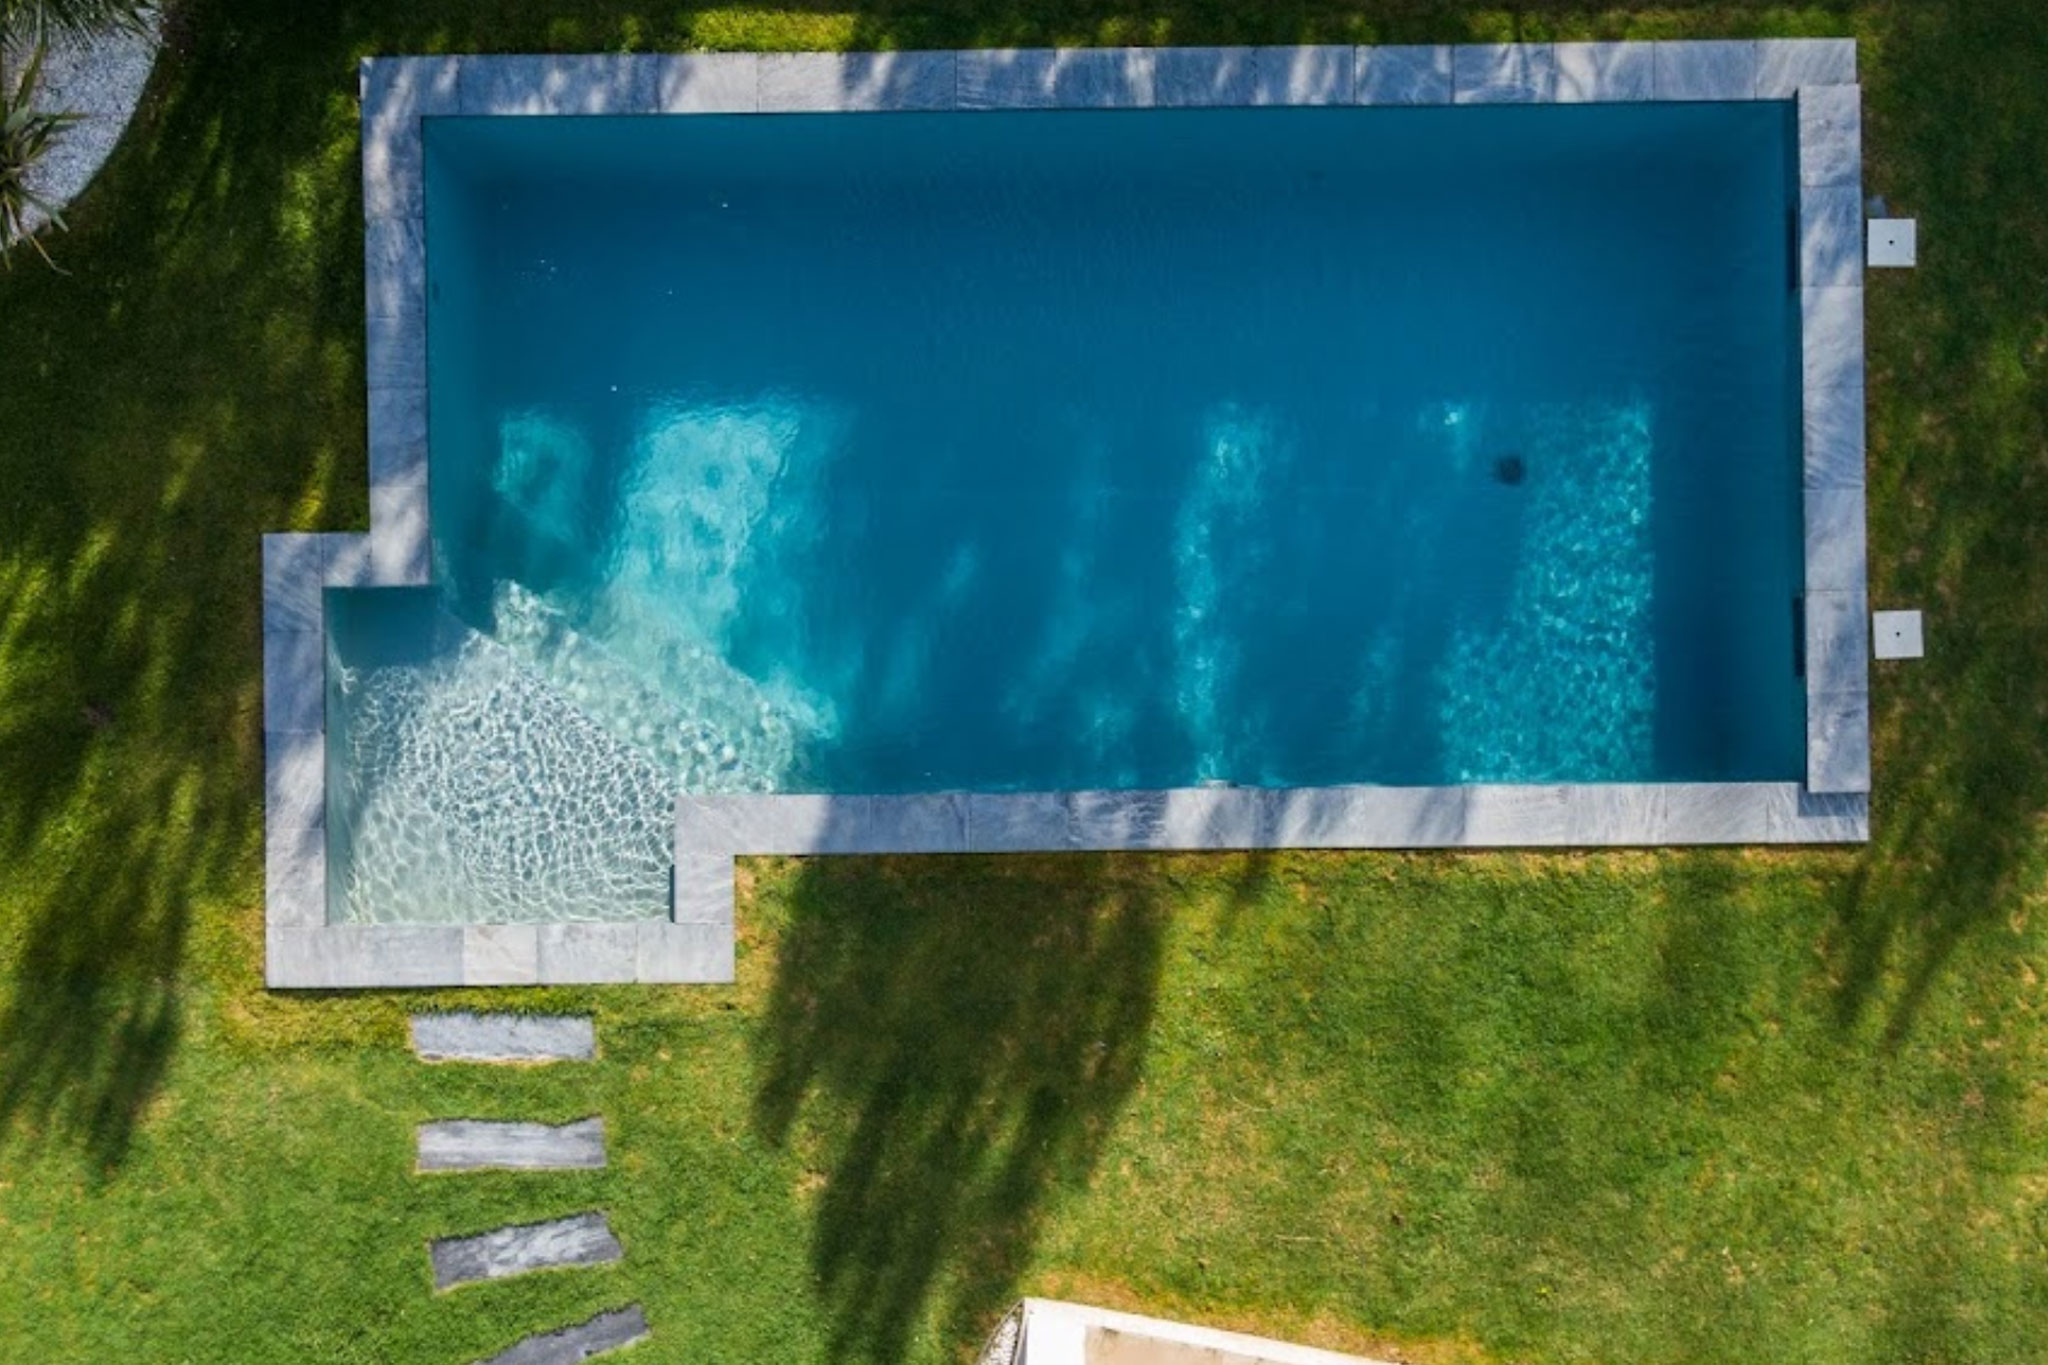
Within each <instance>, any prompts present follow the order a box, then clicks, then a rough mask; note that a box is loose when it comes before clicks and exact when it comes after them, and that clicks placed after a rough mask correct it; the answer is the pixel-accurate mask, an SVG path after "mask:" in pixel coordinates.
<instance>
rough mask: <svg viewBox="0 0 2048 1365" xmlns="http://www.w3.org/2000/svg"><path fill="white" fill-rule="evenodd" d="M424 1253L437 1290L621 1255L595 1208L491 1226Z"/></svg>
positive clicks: (441, 1241) (606, 1261)
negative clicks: (543, 1219) (550, 1218)
mask: <svg viewBox="0 0 2048 1365" xmlns="http://www.w3.org/2000/svg"><path fill="white" fill-rule="evenodd" d="M427 1252H428V1255H429V1256H430V1257H431V1258H432V1260H433V1263H434V1288H436V1289H441V1290H447V1289H454V1288H456V1287H457V1286H459V1285H465V1284H478V1283H481V1282H482V1281H485V1280H508V1279H511V1278H512V1277H513V1276H515V1275H530V1274H532V1273H533V1272H534V1271H536V1270H568V1269H572V1268H575V1267H579V1266H594V1265H608V1264H610V1263H611V1262H613V1261H616V1260H618V1259H619V1258H620V1257H621V1256H623V1255H625V1254H626V1253H625V1249H624V1248H623V1247H621V1246H620V1245H619V1239H618V1238H617V1237H616V1236H614V1235H613V1233H612V1228H611V1223H610V1222H609V1221H608V1220H607V1219H606V1218H605V1216H604V1214H602V1213H595V1212H593V1213H578V1214H572V1215H570V1216H569V1217H567V1218H557V1219H554V1220H553V1221H551V1222H546V1223H522V1224H519V1225H518V1226H515V1227H505V1228H495V1229H493V1230H492V1231H490V1232H480V1233H478V1234H476V1235H475V1236H473V1237H443V1238H439V1239H437V1240H436V1241H435V1242H434V1243H433V1244H432V1245H431V1246H429V1247H428V1249H427Z"/></svg>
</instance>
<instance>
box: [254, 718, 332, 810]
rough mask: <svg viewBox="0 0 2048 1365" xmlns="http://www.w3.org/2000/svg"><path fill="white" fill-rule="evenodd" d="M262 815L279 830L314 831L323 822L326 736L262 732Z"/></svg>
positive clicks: (318, 732)
mask: <svg viewBox="0 0 2048 1365" xmlns="http://www.w3.org/2000/svg"><path fill="white" fill-rule="evenodd" d="M263 812H264V820H265V821H266V822H267V823H274V824H276V825H277V826H278V827H279V828H280V829H317V828H319V827H321V826H322V825H324V824H325V823H326V818H327V814H326V813H327V736H326V735H324V734H322V733H321V732H320V731H319V730H271V729H266V730H264V732H263Z"/></svg>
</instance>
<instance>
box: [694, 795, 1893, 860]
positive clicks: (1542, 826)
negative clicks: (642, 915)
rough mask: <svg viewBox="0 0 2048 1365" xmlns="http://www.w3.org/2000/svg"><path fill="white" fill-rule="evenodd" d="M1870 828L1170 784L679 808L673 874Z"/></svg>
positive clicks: (1539, 799) (1797, 818) (1806, 808)
mask: <svg viewBox="0 0 2048 1365" xmlns="http://www.w3.org/2000/svg"><path fill="white" fill-rule="evenodd" d="M1868 837H1869V828H1868V808H1867V803H1866V802H1865V801H1864V800H1863V799H1862V798H1861V796H1860V794H1853V793H1851V794H1843V795H1834V796H1823V795H1818V794H1815V793H1812V792H1809V791H1808V790H1807V789H1806V788H1804V787H1802V786H1801V785H1800V784H1798V783H1795V782H1702V783H1666V784H1586V783H1557V784H1551V785H1531V786H1493V785H1480V786H1466V787H1370V786H1352V787H1298V788H1293V789H1271V788H1264V787H1182V788H1168V789H1163V790H1156V791H1071V792H1004V793H981V792H955V793H946V794H940V795H916V796H791V795H781V796H752V795H747V796H740V795H733V796H705V795H685V796H682V797H679V798H678V799H677V801H676V856H677V866H678V868H679V869H683V868H693V869H698V868H702V869H708V867H709V863H708V862H704V861H701V860H717V859H722V858H730V857H732V856H734V855H742V856H744V855H749V854H782V855H808V854H835V853H836V854H888V853H1016V852H1039V853H1059V852H1074V851H1113V850H1119V849H1133V850H1144V849H1155V850H1172V851H1199V850H1204V849H1216V850H1249V849H1279V848H1362V849H1367V848H1539V847H1657V846H1660V845H1676V844H1825V843H1841V842H1855V841H1860V840H1863V839H1867V838H1868Z"/></svg>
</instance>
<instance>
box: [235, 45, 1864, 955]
mask: <svg viewBox="0 0 2048 1365" xmlns="http://www.w3.org/2000/svg"><path fill="white" fill-rule="evenodd" d="M1855 81H1856V47H1855V43H1854V42H1853V41H1851V40H1847V39H1765V40H1735V41H1727V42H1713V41H1710V42H1677V43H1558V44H1551V43H1531V44H1480V45H1468V46H1449V45H1438V46H1408V47H1403V46H1387V47H1327V46H1325V47H1313V46H1311V47H1212V48H1156V49H1155V48H1096V49H1051V48H1037V49H1018V50H1009V51H957V52H905V53H788V54H773V55H769V56H762V55H759V54H754V53H718V54H688V55H674V56H615V55H596V56H511V57H487V56H442V57H394V58H374V59H370V60H366V61H365V62H364V63H363V65H362V68H361V76H360V89H361V96H362V127H363V211H364V220H365V221H364V272H365V279H364V284H365V296H366V300H367V303H366V309H365V312H366V317H365V346H366V368H367V371H368V376H369V395H368V402H369V414H370V422H369V427H370V450H369V457H370V469H371V487H370V506H371V523H370V524H371V530H370V533H369V535H368V536H333V537H327V536H314V537H302V536H301V537H295V536H283V537H266V539H265V543H264V646H265V648H264V682H265V696H264V739H265V746H264V747H265V811H266V830H265V868H266V873H267V880H266V893H265V903H266V923H267V927H268V936H267V938H268V966H267V973H266V975H267V979H268V980H269V982H270V984H271V985H273V986H280V987H328V988H346V987H361V986H409V985H418V986H440V985H461V984H466V985H511V984H529V983H536V982H562V983H569V982H615V981H616V982H625V981H642V982H698V981H729V980H731V979H732V976H733V968H734V962H733V956H734V950H733V943H732V858H733V856H734V855H735V854H745V853H754V852H779V851H789V852H831V851H848V852H851V851H860V852H933V851H941V852H942V851H953V852H959V851H994V850H1000V849H1078V848H1207V847H1214V848H1241V847H1278V846H1309V847H1355V848H1387V847H1485V846H1530V847H1538V846H1540V847H1554V846H1561V845H1579V846H1600V845H1657V844H1684V843H1752V842H1757V843H1809V842H1812V843H1827V842H1854V841H1860V840H1863V839H1866V838H1868V813H1867V803H1866V802H1865V801H1864V800H1863V799H1862V796H1861V794H1862V793H1864V792H1867V791H1868V789H1869V785H1870V753H1869V690H1868V664H1867V650H1861V647H1860V646H1859V643H1858V641H1859V640H1860V639H1861V638H1862V637H1861V636H1860V635H1859V634H1858V633H1857V631H1858V628H1857V627H1854V626H1851V625H1848V624H1846V622H1847V621H1848V619H1849V615H1850V610H1851V608H1854V609H1855V610H1856V611H1858V612H1860V611H1861V604H1862V600H1863V597H1864V594H1865V583H1866V580H1867V569H1866V564H1865V558H1866V546H1865V537H1864V534H1863V529H1862V527H1863V513H1864V508H1863V496H1864V479H1863V460H1864V431H1865V428H1864V417H1863V354H1862V344H1863V299H1862V277H1861V274H1860V271H1859V270H1858V268H1857V266H1856V264H1855V257H1854V255H1853V252H1851V251H1850V250H1849V248H1848V246H1847V245H1846V244H1847V243H1848V242H1849V241H1850V240H1851V239H1852V238H1854V239H1855V240H1860V233H1861V230H1862V229H1861V221H1860V213H1861V210H1860V194H1861V189H1860V186H1861V175H1862V152H1861V134H1862V124H1861V104H1860V91H1859V90H1858V88H1857V87H1856V85H1855ZM1759 99H1762V100H1793V101H1796V108H1797V120H1798V131H1799V148H1798V151H1799V167H1800V175H1799V181H1800V187H1801V191H1800V204H1799V243H1798V256H1799V268H1800V272H1801V288H1800V309H1801V329H1800V335H1801V343H1800V344H1801V361H1800V368H1801V372H1802V379H1803V392H1804V400H1803V408H1804V410H1803V413H1802V417H1801V427H1802V432H1803V445H1804V452H1803V466H1804V468H1803V476H1802V485H1803V488H1804V490H1805V506H1804V519H1805V524H1806V588H1807V591H1808V594H1809V598H1808V601H1807V603H1806V629H1807V639H1806V642H1805V643H1806V654H1807V661H1808V670H1807V694H1808V695H1807V730H1808V733H1807V745H1808V751H1807V781H1806V783H1805V786H1804V788H1802V787H1801V786H1800V785H1799V784H1789V783H1786V784H1779V783H1751V784H1741V783H1736V784H1720V785H1714V784H1709V785H1702V786H1693V785H1675V786H1645V787H1571V788H1566V787H1534V788H1519V787H1460V788H1442V789H1433V790H1423V791H1404V790H1402V789H1394V788H1331V789H1324V790H1305V791H1299V792H1291V793H1264V794H1257V795H1252V794H1245V793H1237V792H1224V793H1216V792H1211V791H1207V790H1191V791H1185V792H1168V793H1144V792H1129V793H1088V792H1077V793H1036V794H1033V793H1024V794H1016V795H1007V796H972V797H963V796H947V795H939V796H919V797H902V798H897V797H872V798H870V797H846V798H831V799H827V800H825V801H824V804H822V805H821V804H820V799H819V798H804V797H773V798H760V799H761V800H764V801H766V802H768V803H770V806H771V807H772V808H773V809H774V810H775V811H776V812H777V813H775V814H773V815H763V814H758V813H755V812H753V811H752V809H751V808H745V809H743V808H741V807H733V808H731V809H723V808H716V807H714V806H704V807H702V808H701V809H699V810H698V815H699V816H700V817H701V821H702V823H701V827H700V825H699V824H698V823H697V822H695V821H685V820H683V819H680V818H679V820H678V843H677V862H676V877H675V893H674V900H673V907H672V910H671V918H670V919H669V920H667V921H649V922H646V923H642V924H628V925H615V924H607V925H546V926H532V925H468V926H460V927H446V928H429V927H413V926H361V925H333V926H330V925H328V924H327V923H326V918H325V904H326V880H327V876H326V866H325V858H324V845H325V831H324V812H323V805H324V795H323V793H324V789H325V755H324V738H323V736H324V728H325V727H324V716H323V715H322V709H323V706H324V703H323V700H322V698H323V696H324V692H323V687H324V682H323V676H322V675H323V671H324V670H323V664H324V657H323V656H324V647H325V646H324V620H323V613H322V610H321V606H320V592H319V590H318V587H316V586H315V585H316V584H317V585H319V587H325V586H347V587H374V586H400V585H408V584H418V583H424V582H426V581H428V578H429V575H430V574H431V570H432V554H431V543H432V528H431V526H430V524H429V518H428V512H429V498H428V480H429V469H428V460H427V455H426V433H427V428H428V420H429V413H428V411H427V376H426V317H425V297H426V294H425V291H426V283H425V282H426V258H425V226H424V213H425V182H424V141H423V138H422V124H423V120H425V119H428V118H436V117H446V116H451V115H471V116H498V115H503V116H518V115H541V116H547V115H573V114H579V113H632V114H695V113H795V112H806V111H833V112H862V111H886V110H902V109H1010V110H1015V109H1050V108H1075V109H1083V108H1085V109H1103V108H1132V107H1194V106H1204V107H1223V106H1238V105H1260V104H1342V103H1346V102H1350V103H1355V104H1360V105H1395V106H1399V105H1410V106H1412V105H1431V104H1436V105H1441V104H1450V103H1490V102H1504V101H1522V102H1533V101H1554V102H1588V101H1593V102H1615V101H1630V100H1759ZM1852 226H1853V228H1854V232H1853V233H1851V232H1850V231H1849V229H1850V228H1851V227H1852ZM1860 619H1864V620H1866V621H1867V615H1866V616H1865V617H1863V618H1860ZM1864 629H1867V625H1866V626H1865V627H1864ZM1838 798H1839V799H1838ZM725 826H730V833H731V837H730V838H729V839H725V840H724V841H722V842H721V840H720V839H719V838H717V837H713V836H711V835H709V834H706V833H704V832H703V831H704V830H707V829H710V830H715V829H718V828H721V827H725ZM693 831H694V832H693Z"/></svg>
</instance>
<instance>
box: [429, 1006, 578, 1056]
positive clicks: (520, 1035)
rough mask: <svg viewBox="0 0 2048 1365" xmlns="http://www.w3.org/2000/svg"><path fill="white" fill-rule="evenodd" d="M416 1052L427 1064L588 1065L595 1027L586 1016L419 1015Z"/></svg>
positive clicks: (467, 1013) (465, 1013) (465, 1012)
mask: <svg viewBox="0 0 2048 1365" xmlns="http://www.w3.org/2000/svg"><path fill="white" fill-rule="evenodd" d="M412 1050H413V1051H414V1052H416V1053H418V1054H419V1055H420V1057H421V1059H422V1060H424V1061H429V1062H587V1061H589V1060H590V1059H591V1058H593V1057H595V1056H596V1055H597V1028H596V1026H595V1025H594V1024H593V1023H592V1022H591V1019H590V1016H589V1015H587V1014H581V1015H551V1016H550V1015H521V1014H474V1013H471V1012H468V1011H463V1012H459V1013H455V1014H415V1015H414V1016H413V1017H412Z"/></svg>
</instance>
